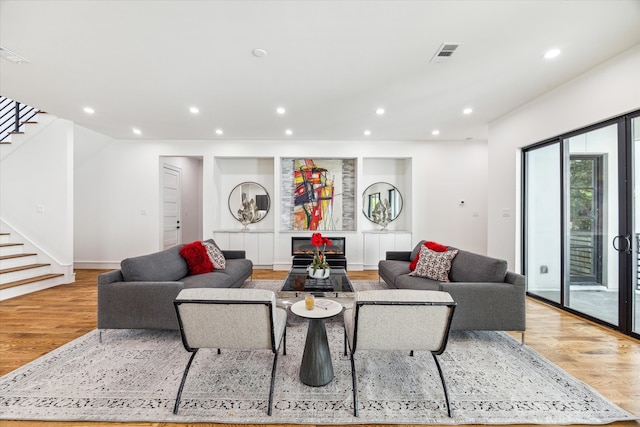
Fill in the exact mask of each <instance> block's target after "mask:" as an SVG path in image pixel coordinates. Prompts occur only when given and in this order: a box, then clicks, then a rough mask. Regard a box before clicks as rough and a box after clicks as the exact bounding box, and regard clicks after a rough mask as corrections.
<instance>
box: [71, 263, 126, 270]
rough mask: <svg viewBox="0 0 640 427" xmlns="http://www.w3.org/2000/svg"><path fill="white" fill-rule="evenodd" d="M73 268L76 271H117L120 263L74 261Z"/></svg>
mask: <svg viewBox="0 0 640 427" xmlns="http://www.w3.org/2000/svg"><path fill="white" fill-rule="evenodd" d="M73 268H74V269H78V270H119V269H120V262H119V261H118V262H114V261H74V262H73Z"/></svg>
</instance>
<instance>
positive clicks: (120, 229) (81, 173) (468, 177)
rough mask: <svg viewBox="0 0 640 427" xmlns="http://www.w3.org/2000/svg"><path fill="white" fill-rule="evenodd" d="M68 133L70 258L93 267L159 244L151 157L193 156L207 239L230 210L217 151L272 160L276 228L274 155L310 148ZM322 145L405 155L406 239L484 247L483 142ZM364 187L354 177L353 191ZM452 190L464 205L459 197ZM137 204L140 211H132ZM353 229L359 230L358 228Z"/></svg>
mask: <svg viewBox="0 0 640 427" xmlns="http://www.w3.org/2000/svg"><path fill="white" fill-rule="evenodd" d="M76 134H77V135H76V145H78V146H79V148H78V149H77V150H76V151H77V152H78V158H77V159H76V163H77V164H76V176H75V182H76V217H77V219H76V240H75V242H76V245H75V252H76V260H77V261H79V262H86V263H99V264H101V265H102V266H108V265H112V266H117V265H119V263H120V261H121V260H122V259H123V258H126V257H130V256H136V255H141V254H145V253H149V252H153V251H157V250H158V249H159V244H158V233H159V231H158V230H159V227H160V224H161V221H160V200H159V197H160V195H159V170H158V162H159V157H160V156H201V157H202V159H203V187H202V188H203V190H202V192H203V206H202V211H203V227H202V229H203V238H209V237H212V233H213V230H215V229H218V228H220V225H221V224H222V222H221V221H220V217H221V216H230V215H231V214H230V213H229V209H228V206H227V198H228V194H221V193H222V191H221V190H220V188H216V182H219V181H220V179H221V177H220V174H221V171H220V170H219V168H216V167H215V163H216V159H217V158H219V157H220V158H222V157H228V158H241V157H251V158H273V159H274V160H273V164H274V166H273V169H274V170H273V173H274V178H273V179H274V180H276V181H275V184H276V185H274V187H273V194H270V195H271V197H272V201H273V208H274V211H273V213H271V212H270V213H269V216H271V215H273V218H274V219H273V226H272V227H273V228H274V230H275V231H276V233H279V230H278V227H279V220H278V219H279V215H280V207H279V205H278V202H277V201H278V200H280V189H279V188H278V185H277V180H278V171H279V170H280V163H279V162H280V158H282V157H309V156H312V155H313V150H312V147H315V146H317V143H314V142H307V141H304V142H301V141H268V142H260V141H147V140H114V139H111V138H107V137H104V136H102V135H99V134H97V133H95V132H92V131H88V130H86V129H85V130H83V131H81V132H76ZM322 145H323V150H324V152H333V153H336V157H339V158H362V157H376V156H380V155H381V154H383V153H385V152H393V156H394V157H400V158H403V157H405V158H411V159H412V170H411V174H412V181H413V183H412V191H411V192H410V194H403V197H405V202H406V201H407V199H408V201H409V204H410V205H411V206H412V212H411V218H412V220H411V224H408V225H407V227H409V228H410V230H411V231H412V232H413V240H414V242H413V243H414V244H415V243H416V242H417V241H419V240H420V239H431V240H437V241H441V242H443V243H446V244H451V245H455V246H458V247H461V248H465V249H469V250H472V251H476V252H480V253H486V235H487V228H486V200H487V186H486V180H487V150H486V142H484V141H461V142H432V143H426V142H402V143H400V142H394V141H391V142H389V141H387V142H372V141H366V142H354V141H349V142H345V141H336V142H328V141H323V142H322ZM267 188H268V189H269V190H271V189H270V188H269V187H267ZM363 190H364V187H362V188H361V183H358V196H359V195H360V194H361V193H362V191H363ZM461 198H464V199H465V206H464V207H460V206H458V200H459V199H461ZM142 210H146V212H147V215H141V211H142ZM474 212H475V213H476V214H477V216H474ZM363 221H367V220H366V219H365V218H364V217H363V216H362V214H361V213H360V211H358V224H361V223H362V222H363ZM236 226H238V227H240V225H239V223H236ZM359 227H361V225H359ZM280 234H282V236H284V238H285V240H287V243H286V244H282V242H281V241H279V240H278V238H276V239H274V241H275V250H276V257H275V258H276V259H275V261H276V262H277V261H283V260H289V261H290V254H289V252H290V243H289V235H287V234H286V233H280ZM343 234H346V233H343ZM354 237H355V240H358V241H360V239H361V235H359V233H357V232H356V233H354ZM359 244H360V246H361V243H359ZM407 249H411V248H407ZM361 252H362V251H358V252H357V253H356V254H355V255H354V256H356V257H359V258H360V259H359V260H354V261H356V262H360V263H361V262H362V253H361Z"/></svg>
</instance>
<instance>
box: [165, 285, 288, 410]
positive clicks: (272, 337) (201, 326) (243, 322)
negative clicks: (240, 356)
mask: <svg viewBox="0 0 640 427" xmlns="http://www.w3.org/2000/svg"><path fill="white" fill-rule="evenodd" d="M174 306H175V309H176V314H177V316H178V323H179V325H180V334H181V335H182V344H183V345H184V348H185V349H186V350H187V351H189V352H192V353H193V354H192V355H191V358H189V362H187V367H186V368H185V371H184V374H183V375H182V381H181V383H180V388H179V389H178V395H177V396H176V403H175V406H174V409H173V413H174V414H177V413H178V407H179V405H180V398H181V395H182V389H183V387H184V384H185V382H186V379H187V375H188V373H189V368H190V366H191V362H193V358H194V357H195V355H196V353H197V352H198V350H199V349H201V348H217V349H218V354H220V349H221V348H224V349H266V350H271V351H272V352H273V354H274V357H273V366H272V368H271V386H270V389H269V406H268V411H267V413H268V415H271V408H272V402H273V387H274V383H275V378H276V364H277V363H278V351H279V348H280V343H281V342H282V343H283V355H286V354H287V348H286V347H287V331H286V325H287V312H286V311H285V310H283V309H281V308H276V297H275V294H274V293H273V291H269V290H264V289H228V288H192V289H184V290H182V291H181V292H180V293H179V294H178V296H177V297H176V299H175V301H174Z"/></svg>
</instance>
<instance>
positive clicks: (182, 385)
mask: <svg viewBox="0 0 640 427" xmlns="http://www.w3.org/2000/svg"><path fill="white" fill-rule="evenodd" d="M197 352H198V350H197V349H196V351H194V352H193V354H191V357H190V358H189V361H188V362H187V367H186V368H185V369H184V373H183V374H182V381H180V388H179V389H178V395H177V396H176V404H175V406H174V407H173V413H174V415H177V414H178V407H179V406H180V398H181V397H182V388H183V387H184V383H185V382H186V380H187V375H188V374H189V368H190V367H191V362H193V358H194V357H196V353H197Z"/></svg>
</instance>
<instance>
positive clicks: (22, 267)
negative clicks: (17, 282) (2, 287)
mask: <svg viewBox="0 0 640 427" xmlns="http://www.w3.org/2000/svg"><path fill="white" fill-rule="evenodd" d="M50 265H51V264H27V265H20V266H18V267H10V268H4V269H2V270H0V274H6V273H15V272H16V271H23V270H30V269H32V268H40V267H48V266H50Z"/></svg>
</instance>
